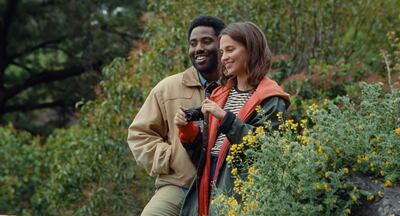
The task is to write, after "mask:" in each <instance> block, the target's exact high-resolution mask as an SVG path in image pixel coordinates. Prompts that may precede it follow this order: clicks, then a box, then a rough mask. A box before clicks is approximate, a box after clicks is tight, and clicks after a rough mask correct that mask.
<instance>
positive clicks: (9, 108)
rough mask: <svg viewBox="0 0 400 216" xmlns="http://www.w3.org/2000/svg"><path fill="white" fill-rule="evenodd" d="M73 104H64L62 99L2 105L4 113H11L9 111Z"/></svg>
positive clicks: (24, 110)
mask: <svg viewBox="0 0 400 216" xmlns="http://www.w3.org/2000/svg"><path fill="white" fill-rule="evenodd" d="M69 105H71V106H72V105H73V104H65V103H64V102H63V101H53V102H48V103H42V104H19V105H10V106H5V107H4V113H11V112H26V111H32V110H37V109H44V108H52V107H66V106H69Z"/></svg>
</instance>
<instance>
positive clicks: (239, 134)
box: [219, 96, 287, 143]
mask: <svg viewBox="0 0 400 216" xmlns="http://www.w3.org/2000/svg"><path fill="white" fill-rule="evenodd" d="M261 107H262V110H263V111H262V112H263V113H262V114H261V115H260V114H257V112H256V111H253V112H252V113H251V114H250V116H249V117H248V119H249V121H248V122H247V123H244V122H243V121H241V120H240V119H239V118H238V117H236V115H235V114H233V113H232V112H228V113H227V115H226V116H225V118H224V119H223V120H222V122H221V125H220V126H219V131H220V132H221V133H224V134H225V135H226V136H227V138H228V139H229V141H230V142H231V143H241V142H242V138H243V137H244V136H246V135H247V134H248V132H249V131H250V130H254V129H255V128H257V127H259V126H263V125H264V124H265V122H266V121H271V126H272V128H273V129H276V128H277V127H278V126H279V124H280V123H281V122H280V121H279V120H278V117H277V114H278V113H279V112H281V113H282V117H283V118H285V116H286V110H287V104H286V101H285V100H284V99H283V98H281V97H277V96H275V97H270V98H267V99H266V100H264V101H263V102H262V103H261Z"/></svg>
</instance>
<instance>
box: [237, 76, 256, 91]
mask: <svg viewBox="0 0 400 216" xmlns="http://www.w3.org/2000/svg"><path fill="white" fill-rule="evenodd" d="M236 79H237V88H238V89H239V90H240V91H249V90H251V89H253V86H251V85H249V83H247V76H246V75H244V76H237V77H236Z"/></svg>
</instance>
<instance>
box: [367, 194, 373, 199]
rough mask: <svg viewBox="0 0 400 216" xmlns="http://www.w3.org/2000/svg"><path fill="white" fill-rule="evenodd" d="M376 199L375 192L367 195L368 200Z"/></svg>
mask: <svg viewBox="0 0 400 216" xmlns="http://www.w3.org/2000/svg"><path fill="white" fill-rule="evenodd" d="M374 199H375V196H374V195H373V194H370V195H368V197H367V200H368V201H371V200H374Z"/></svg>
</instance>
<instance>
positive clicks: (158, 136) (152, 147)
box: [127, 89, 172, 176]
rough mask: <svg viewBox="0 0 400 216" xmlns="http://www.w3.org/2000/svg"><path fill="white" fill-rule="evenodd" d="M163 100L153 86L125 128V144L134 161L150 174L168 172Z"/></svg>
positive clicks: (169, 154)
mask: <svg viewBox="0 0 400 216" xmlns="http://www.w3.org/2000/svg"><path fill="white" fill-rule="evenodd" d="M162 106H163V101H162V99H161V98H160V97H159V96H158V95H157V91H156V90H155V89H153V90H152V91H151V92H150V94H149V96H148V97H147V99H146V101H145V102H144V104H143V106H142V107H141V109H140V110H139V112H138V113H137V115H136V117H135V119H134V120H133V122H132V124H131V125H130V127H129V129H128V139H127V141H128V144H129V148H130V149H131V151H132V153H133V156H134V157H135V160H136V162H137V163H138V164H139V165H140V166H142V167H144V168H145V169H146V171H147V172H148V173H149V174H150V175H151V176H157V175H160V174H169V172H170V164H169V163H170V158H171V152H172V149H171V145H170V144H169V143H167V140H168V137H167V134H168V125H167V119H166V115H165V111H164V109H163V107H162Z"/></svg>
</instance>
